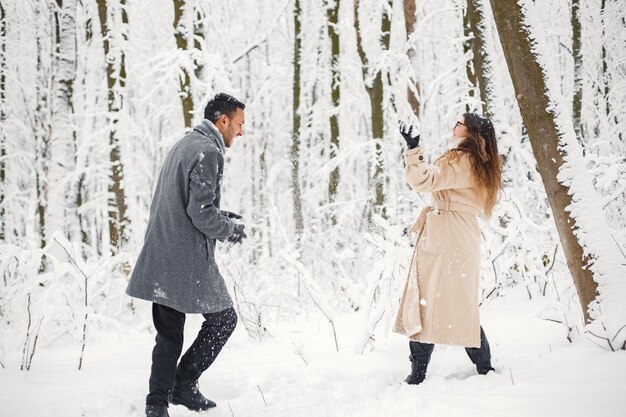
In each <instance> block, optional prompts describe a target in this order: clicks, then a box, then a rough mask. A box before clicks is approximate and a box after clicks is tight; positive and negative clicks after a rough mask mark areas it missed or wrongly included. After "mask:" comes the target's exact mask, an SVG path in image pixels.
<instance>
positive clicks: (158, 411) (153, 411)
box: [146, 404, 170, 417]
mask: <svg viewBox="0 0 626 417" xmlns="http://www.w3.org/2000/svg"><path fill="white" fill-rule="evenodd" d="M146 417H170V415H169V413H168V412H167V405H155V404H148V405H146Z"/></svg>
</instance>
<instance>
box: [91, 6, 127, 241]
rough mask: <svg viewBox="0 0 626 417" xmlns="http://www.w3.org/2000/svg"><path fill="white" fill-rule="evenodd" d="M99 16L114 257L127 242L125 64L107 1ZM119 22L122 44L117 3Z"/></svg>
mask: <svg viewBox="0 0 626 417" xmlns="http://www.w3.org/2000/svg"><path fill="white" fill-rule="evenodd" d="M97 2H98V16H99V18H100V33H101V34H102V43H103V48H104V59H105V62H106V74H107V108H108V117H109V124H110V130H109V147H110V154H109V156H110V161H111V178H110V181H109V186H108V189H109V199H110V201H109V238H110V245H111V249H112V250H113V252H114V253H116V252H117V251H119V250H120V249H121V247H122V245H124V243H125V242H126V241H127V237H126V234H125V229H126V224H127V222H128V220H127V218H126V198H125V194H124V166H123V164H122V159H121V151H120V140H119V134H118V132H117V123H118V122H119V114H120V112H121V110H122V109H123V103H122V102H123V91H124V87H125V86H126V62H125V53H124V49H123V47H122V45H115V46H114V45H112V40H113V36H112V35H113V33H112V30H111V27H112V25H111V23H112V22H113V21H115V20H116V19H115V18H116V16H114V13H110V12H109V10H108V6H107V0H97ZM119 6H120V12H121V21H122V25H121V26H122V28H123V29H122V37H123V39H124V40H125V39H126V35H125V33H124V31H125V28H126V27H127V25H128V15H127V14H126V7H125V6H126V0H120V3H119Z"/></svg>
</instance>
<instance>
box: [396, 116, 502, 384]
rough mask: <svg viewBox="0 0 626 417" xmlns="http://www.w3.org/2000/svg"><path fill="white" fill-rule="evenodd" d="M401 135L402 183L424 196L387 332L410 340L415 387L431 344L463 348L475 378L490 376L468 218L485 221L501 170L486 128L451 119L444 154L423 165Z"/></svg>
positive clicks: (476, 237)
mask: <svg viewBox="0 0 626 417" xmlns="http://www.w3.org/2000/svg"><path fill="white" fill-rule="evenodd" d="M401 133H402V136H403V137H404V139H405V140H406V141H407V145H408V148H409V149H408V150H407V151H406V152H405V154H404V162H405V165H406V168H405V175H406V180H407V182H408V183H409V185H410V186H411V188H412V189H413V190H415V191H418V192H426V193H431V197H432V202H431V203H430V204H429V205H428V206H427V207H425V208H424V209H423V210H422V212H421V214H420V216H419V218H418V220H417V222H416V223H415V225H414V226H413V227H412V229H411V232H412V233H416V234H417V242H416V245H415V252H414V254H413V258H412V260H411V265H410V268H409V275H408V278H407V282H406V285H405V288H404V293H403V296H402V302H401V304H400V310H399V312H398V317H397V319H396V325H395V331H397V332H399V333H402V334H405V335H407V336H408V337H409V338H410V339H411V340H410V342H409V347H410V351H411V354H410V355H409V359H410V360H411V363H412V366H411V374H410V375H409V376H408V377H407V378H406V380H405V382H407V383H409V384H419V383H421V382H422V381H423V380H424V378H425V377H426V369H427V367H428V363H429V361H430V355H431V353H432V351H433V348H434V344H446V345H458V346H463V347H465V348H466V351H467V354H468V355H469V357H470V359H471V361H472V362H473V363H474V364H475V365H476V368H477V371H478V373H480V374H486V373H487V372H489V371H493V367H492V366H491V354H490V350H489V343H488V341H487V337H486V336H485V333H484V331H483V330H482V328H481V326H480V319H479V314H478V284H479V280H480V228H479V225H478V222H477V219H476V215H477V214H479V213H481V212H482V213H484V214H485V215H487V216H489V215H490V214H491V211H492V209H493V207H494V205H495V203H496V200H497V198H498V193H499V192H500V190H501V165H500V157H499V155H498V147H497V144H496V137H495V131H494V128H493V124H492V123H491V121H489V120H488V119H486V118H483V117H481V116H478V115H476V114H474V113H466V114H464V115H463V116H461V117H459V120H458V121H457V123H456V124H455V126H454V128H453V130H452V138H451V139H450V141H451V142H452V143H451V145H452V146H451V149H450V150H448V151H447V152H445V153H444V154H443V155H442V156H440V157H439V158H438V159H437V160H436V161H435V162H434V164H432V165H430V164H428V163H427V162H426V161H425V160H424V157H423V155H422V149H421V148H420V147H419V135H418V136H416V137H413V135H412V128H411V129H409V130H408V132H407V131H405V129H404V127H403V128H401Z"/></svg>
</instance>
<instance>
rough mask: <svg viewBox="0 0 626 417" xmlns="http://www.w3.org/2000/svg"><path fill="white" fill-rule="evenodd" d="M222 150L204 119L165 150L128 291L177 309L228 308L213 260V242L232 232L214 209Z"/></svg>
mask: <svg viewBox="0 0 626 417" xmlns="http://www.w3.org/2000/svg"><path fill="white" fill-rule="evenodd" d="M225 150H226V148H225V146H224V139H223V138H222V135H221V134H220V133H219V131H218V130H217V129H216V128H215V126H214V125H213V124H212V123H211V122H210V121H208V120H204V121H203V122H202V123H201V124H200V125H198V126H196V127H195V128H194V129H193V130H192V131H191V132H189V133H188V134H187V135H186V136H185V137H184V138H182V139H181V140H179V141H178V142H177V143H175V144H174V146H173V147H172V149H171V150H170V151H169V153H168V155H167V157H166V158H165V162H164V164H163V168H162V169H161V173H160V175H159V180H158V183H157V186H156V189H155V192H154V197H153V198H152V205H151V207H150V218H149V220H148V228H147V230H146V236H145V240H144V245H143V248H142V250H141V253H140V254H139V258H138V259H137V263H136V264H135V268H134V270H133V274H132V276H131V279H130V282H129V285H128V289H127V290H126V292H127V294H128V295H130V296H132V297H136V298H141V299H144V300H148V301H152V302H155V303H158V304H163V305H166V306H168V307H171V308H173V309H175V310H178V311H181V312H183V313H202V314H206V313H215V312H218V311H222V310H225V309H227V308H229V307H232V304H233V303H232V299H231V297H230V295H229V293H228V290H227V288H226V284H225V283H224V279H223V278H222V275H221V274H220V271H219V269H218V267H217V264H216V263H215V258H214V254H215V243H216V240H221V241H223V240H224V239H226V238H227V237H229V236H230V235H232V233H233V231H234V225H233V223H232V222H231V221H230V220H229V219H228V218H226V217H225V216H224V215H222V214H221V213H220V211H219V208H220V197H221V192H220V187H221V182H222V173H223V169H224V152H225Z"/></svg>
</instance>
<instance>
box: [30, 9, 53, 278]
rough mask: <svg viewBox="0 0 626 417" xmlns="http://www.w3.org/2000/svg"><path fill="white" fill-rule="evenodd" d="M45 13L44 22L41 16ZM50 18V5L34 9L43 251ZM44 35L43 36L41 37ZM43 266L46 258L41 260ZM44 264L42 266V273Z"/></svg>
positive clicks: (35, 133) (37, 166)
mask: <svg viewBox="0 0 626 417" xmlns="http://www.w3.org/2000/svg"><path fill="white" fill-rule="evenodd" d="M42 13H44V14H45V16H44V19H42V18H41V14H42ZM50 18H51V15H50V10H49V7H48V5H46V7H35V27H36V29H35V30H36V46H37V64H36V73H37V79H36V85H35V95H36V103H37V104H36V106H35V112H34V117H33V120H32V130H33V136H34V138H35V192H36V196H37V220H38V226H39V239H40V242H39V245H40V247H41V248H42V249H43V248H44V247H45V246H46V243H47V240H48V233H47V230H46V216H47V209H48V187H49V181H48V169H49V165H50V137H49V133H50V120H49V119H48V114H49V107H50V102H49V98H48V97H49V96H48V91H49V89H50V83H49V70H50V68H48V67H46V63H45V62H44V56H45V57H48V56H50V54H51V52H52V51H50V50H49V49H47V48H46V47H45V46H44V45H45V42H46V40H48V39H49V36H50V34H49V33H45V32H44V31H45V30H47V29H48V26H47V24H45V23H43V22H49V21H50ZM42 32H44V33H42ZM42 262H43V258H42ZM43 268H44V264H43V263H42V265H41V266H40V270H43Z"/></svg>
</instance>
